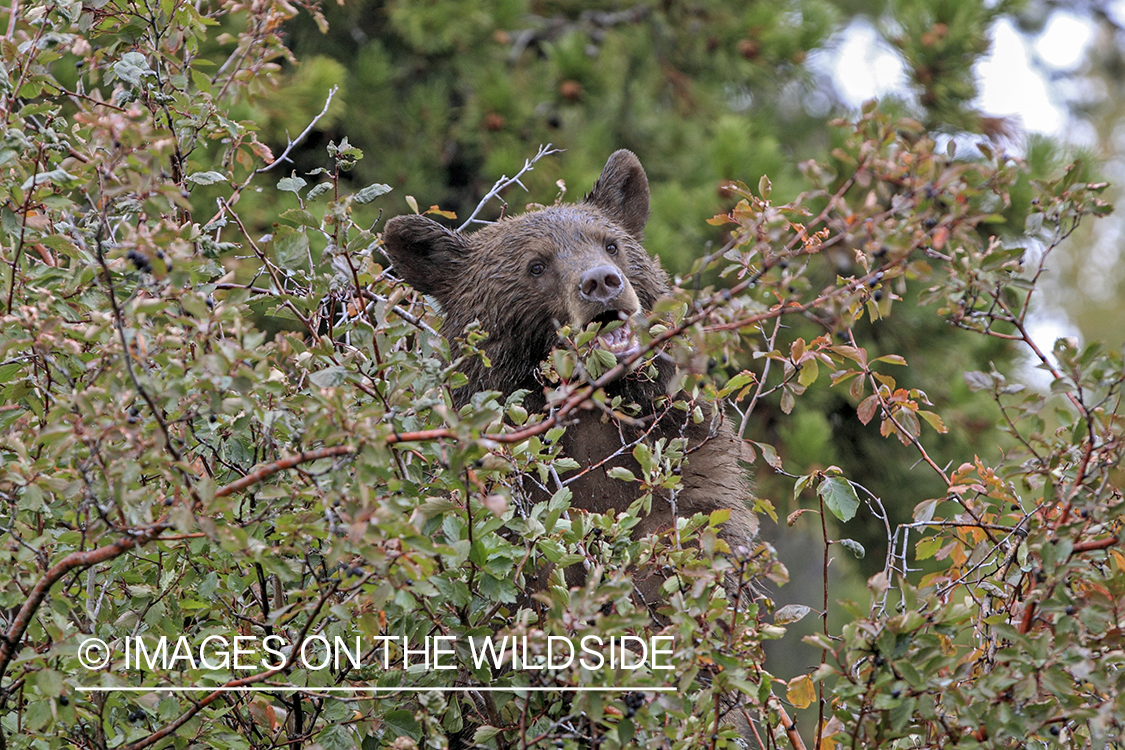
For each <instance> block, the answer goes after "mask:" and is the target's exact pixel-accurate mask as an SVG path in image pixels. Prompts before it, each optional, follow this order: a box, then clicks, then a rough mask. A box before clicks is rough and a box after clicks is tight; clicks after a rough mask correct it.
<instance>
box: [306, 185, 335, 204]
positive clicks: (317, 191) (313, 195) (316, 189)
mask: <svg viewBox="0 0 1125 750" xmlns="http://www.w3.org/2000/svg"><path fill="white" fill-rule="evenodd" d="M331 189H332V183H331V182H318V183H317V184H315V185H313V186H312V188H311V189H310V190H309V192H308V193H306V194H305V200H306V201H314V200H316V199H317V198H319V197H320V196H322V195H324V194H325V193H327V192H328V191H329V190H331Z"/></svg>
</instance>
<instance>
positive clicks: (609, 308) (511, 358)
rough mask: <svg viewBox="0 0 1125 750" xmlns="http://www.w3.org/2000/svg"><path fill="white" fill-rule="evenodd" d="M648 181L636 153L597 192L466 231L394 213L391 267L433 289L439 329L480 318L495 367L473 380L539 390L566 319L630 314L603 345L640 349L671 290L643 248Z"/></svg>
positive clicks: (578, 323)
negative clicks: (642, 326) (644, 323)
mask: <svg viewBox="0 0 1125 750" xmlns="http://www.w3.org/2000/svg"><path fill="white" fill-rule="evenodd" d="M647 220H648V179H647V177H646V176H645V172H644V169H643V168H642V167H641V164H640V162H639V161H638V160H637V157H636V155H634V154H633V153H632V152H630V151H625V150H621V151H617V152H616V153H614V154H613V155H612V156H610V157H609V161H607V162H606V165H605V169H603V170H602V174H601V177H599V178H598V180H597V182H595V183H594V187H593V189H592V190H591V191H590V194H589V195H587V196H586V198H585V199H583V200H582V201H581V202H579V203H577V204H569V205H559V206H551V207H549V208H543V209H540V210H537V211H531V212H528V213H525V214H522V215H519V216H514V217H510V218H505V219H502V220H500V221H498V222H496V223H494V224H490V225H488V226H486V227H485V228H483V229H480V230H479V231H476V232H473V233H472V234H460V233H458V232H454V231H451V230H449V229H447V228H445V227H443V226H442V225H440V224H438V223H437V222H435V221H432V220H431V219H428V218H426V217H424V216H417V215H409V216H399V217H396V218H394V219H391V220H390V221H389V222H387V227H386V230H385V231H384V232H383V243H384V247H385V251H386V254H387V256H388V257H389V258H390V259H391V262H392V263H393V264H394V268H395V271H396V272H397V273H398V274H399V275H400V276H401V277H402V278H403V279H404V280H405V281H406V282H407V283H409V284H410V285H411V286H413V287H414V288H415V289H417V290H418V291H420V292H422V293H424V294H428V295H431V296H432V297H434V298H435V299H436V300H437V301H438V303H439V304H440V305H441V311H442V313H443V315H444V316H445V323H444V325H443V326H442V333H443V334H444V335H445V336H446V337H448V338H450V339H453V338H456V337H457V336H460V335H461V334H462V333H463V332H464V331H465V328H466V326H468V325H469V324H470V323H472V322H473V321H474V320H479V321H480V324H481V327H482V328H483V329H484V330H486V331H488V333H489V337H488V339H487V340H486V341H485V344H484V350H485V351H486V353H487V354H488V357H489V359H490V360H491V363H492V366H491V367H490V368H485V367H484V366H483V365H482V364H481V363H480V362H479V361H474V362H473V363H471V364H470V365H468V366H467V372H466V374H467V375H468V376H469V380H470V382H469V385H468V386H467V388H466V390H468V391H470V392H473V391H480V390H498V391H502V392H504V393H511V392H512V391H514V390H516V389H518V388H528V389H530V390H535V389H536V386H535V380H534V374H535V371H536V370H537V369H538V366H539V363H540V362H542V361H543V360H544V359H546V358H547V356H548V355H549V354H550V351H551V349H552V347H553V346H555V345H556V344H557V343H558V329H559V327H561V326H562V325H570V326H571V328H572V329H575V330H581V329H582V328H584V327H586V326H587V325H589V324H590V323H593V322H598V323H603V324H609V323H611V322H616V321H619V320H620V321H624V322H623V323H622V324H621V325H620V326H617V327H614V328H613V330H610V331H607V332H605V333H602V334H601V335H600V337H599V342H598V343H599V344H600V345H601V347H602V348H604V349H606V350H608V351H610V352H611V353H613V354H615V355H616V356H617V357H618V358H619V359H621V358H625V357H627V356H629V355H630V354H633V353H635V352H636V350H637V337H636V334H635V332H634V329H633V327H634V325H635V324H636V323H637V322H639V321H640V320H642V319H643V315H644V314H645V313H647V312H649V311H650V310H651V309H652V306H653V304H654V303H655V302H656V300H657V299H658V298H659V297H660V296H662V295H663V294H665V293H667V291H668V276H667V274H666V273H665V272H664V270H663V269H662V268H661V267H660V263H659V262H658V261H657V260H656V259H655V258H653V257H652V256H651V255H649V254H648V252H647V251H646V250H645V249H644V247H642V246H641V237H642V232H643V230H644V225H645V222H646V221H647Z"/></svg>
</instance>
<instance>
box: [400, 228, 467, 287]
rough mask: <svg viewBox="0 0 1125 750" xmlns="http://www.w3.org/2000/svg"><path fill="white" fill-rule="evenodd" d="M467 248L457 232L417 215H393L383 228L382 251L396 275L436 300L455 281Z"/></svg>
mask: <svg viewBox="0 0 1125 750" xmlns="http://www.w3.org/2000/svg"><path fill="white" fill-rule="evenodd" d="M468 249H469V245H468V243H467V242H466V241H465V239H464V238H463V237H462V236H461V235H459V234H457V233H456V232H453V231H450V230H449V229H446V228H445V227H443V226H442V225H441V224H438V223H437V222H436V221H434V220H432V219H427V218H426V217H425V216H418V215H417V214H408V215H406V216H396V217H395V218H393V219H391V220H390V221H388V222H387V228H386V229H384V230H383V251H384V252H385V253H386V254H387V257H388V258H390V259H391V263H393V264H394V267H395V271H396V272H398V275H399V276H401V277H402V278H403V280H405V281H406V283H408V284H410V286H412V287H414V288H415V289H417V290H418V291H419V292H421V293H422V294H431V295H433V296H435V297H437V298H438V299H441V297H442V293H443V292H444V291H446V290H447V289H450V288H452V285H453V284H454V283H456V281H457V278H456V277H457V275H458V274H459V272H460V265H461V261H462V260H463V258H464V256H465V254H466V253H467V252H468Z"/></svg>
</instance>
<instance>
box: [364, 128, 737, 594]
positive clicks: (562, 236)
mask: <svg viewBox="0 0 1125 750" xmlns="http://www.w3.org/2000/svg"><path fill="white" fill-rule="evenodd" d="M648 215H649V187H648V178H647V176H646V174H645V171H644V169H643V168H642V167H641V163H640V161H639V160H638V159H637V157H636V155H635V154H633V153H632V152H631V151H627V150H620V151H617V152H615V153H614V154H612V155H611V156H610V157H609V160H608V161H607V162H606V165H605V168H604V169H603V170H602V173H601V176H600V177H599V178H598V179H597V181H596V182H595V183H594V186H593V188H592V189H591V191H590V193H589V194H588V195H587V196H586V197H585V198H584V199H583V200H581V201H580V202H578V203H574V204H560V205H554V206H550V207H544V208H540V209H538V210H532V211H528V212H527V213H523V214H520V215H517V216H512V217H507V218H503V219H501V220H499V221H497V222H495V223H492V224H489V225H487V226H485V227H484V228H482V229H479V230H477V231H475V232H472V233H468V234H462V233H459V232H455V231H452V230H450V229H448V228H446V227H444V226H442V225H441V224H438V223H437V222H435V221H433V220H431V219H429V218H427V217H424V216H420V215H406V216H399V217H396V218H393V219H391V220H390V221H389V222H387V225H386V227H385V230H384V232H383V245H384V252H385V253H386V255H387V257H388V258H389V259H390V260H391V263H392V265H393V268H394V271H395V272H396V273H397V274H398V275H399V276H400V277H401V278H402V279H403V280H404V281H406V282H407V283H408V284H410V285H411V286H412V287H414V289H416V290H417V291H419V292H422V293H424V294H427V295H430V296H432V297H433V298H434V299H436V300H437V302H438V303H439V305H440V308H441V312H442V314H443V316H444V322H443V324H442V327H441V333H442V334H443V335H444V336H445V337H446V338H447V339H449V340H450V341H453V340H455V339H456V338H457V337H459V336H461V335H462V334H464V333H465V331H466V329H467V327H468V326H469V325H470V324H471V323H473V322H474V321H477V322H479V324H480V326H481V328H482V329H483V330H485V331H487V332H488V333H489V335H488V337H487V338H486V339H485V341H484V343H483V345H482V348H483V350H484V352H485V353H486V354H487V356H488V359H489V361H490V366H488V365H486V363H485V362H484V361H483V360H482V358H479V357H475V358H471V359H469V360H467V364H466V367H465V375H466V376H467V377H468V384H467V385H465V386H464V387H463V388H461V389H459V390H458V391H457V392H456V393H455V394H454V400H455V402H456V403H457V405H462V404H464V403H465V402H467V401H468V399H469V398H470V397H471V396H472V394H474V393H477V392H479V391H484V390H489V391H499V392H501V393H503V394H505V395H509V394H511V393H513V392H514V391H516V390H520V389H526V390H528V391H530V394H529V395H528V396H527V397H526V398H525V400H524V405H525V407H527V408H528V409H529V411H530V410H532V409H542V408H544V407H545V405H546V399H545V397H544V388H543V384H542V383H541V382H540V379H539V373H540V371H541V367H540V365H541V363H542V362H543V361H544V360H546V359H548V357H549V356H550V354H551V351H552V349H553V348H554V347H555V346H556V345H558V343H559V340H560V337H559V328H560V326H562V325H569V326H570V327H571V329H572V330H582V329H583V328H585V327H586V326H587V325H589V324H590V323H595V322H596V323H602V324H603V329H602V330H606V329H605V326H609V328H608V330H607V331H606V332H603V333H601V334H600V336H599V337H598V339H597V341H596V343H597V345H598V346H600V347H601V348H603V349H605V350H606V351H608V352H609V353H610V354H611V355H613V356H614V357H615V358H616V359H617V360H618V361H622V360H626V359H628V358H629V357H631V356H633V355H635V354H636V353H637V351H638V342H637V336H636V333H635V331H634V328H635V326H636V325H638V324H639V323H641V322H642V321H643V320H644V319H645V316H646V314H647V313H649V312H650V311H652V309H653V306H654V305H655V304H656V302H657V300H659V299H660V298H661V297H664V296H666V295H668V294H669V293H670V291H671V283H670V280H669V277H668V275H667V273H666V272H665V271H664V269H663V268H662V267H661V265H660V262H659V261H658V260H657V259H656V258H655V257H653V256H652V255H651V254H650V253H649V252H648V251H647V250H646V249H645V248H644V246H643V245H642V239H643V231H644V226H645V223H646V222H647V220H648ZM617 322H620V324H619V325H618V326H616V327H614V326H612V325H609V324H612V323H617ZM653 371H655V373H656V375H655V377H654V376H652V374H651V373H652V372H653ZM674 374H675V368H674V366H673V365H672V364H671V363H670V362H669V361H668V359H667V358H666V357H659V356H658V357H656V358H655V359H654V360H653V367H648V368H638V367H634V368H633V369H632V370H631V371H628V372H627V373H626V374H625V375H623V376H621V377H619V378H618V379H616V380H615V381H613V382H611V383H609V384H608V385H607V386H606V387H605V390H606V394H607V396H608V397H609V398H613V397H614V396H622V399H623V403H629V404H636V405H638V406H639V414H638V415H637V417H636V418H635V419H631V420H629V422H628V423H625V422H623V421H620V420H616V419H613V418H611V417H610V416H609V415H608V414H607V413H606V411H604V410H599V409H585V410H577V411H576V412H572V413H571V414H570V415H568V418H567V420H566V422H565V424H566V432H565V434H564V435H563V437H562V439H561V441H562V450H563V453H564V455H566V456H569V457H570V458H572V459H574V460H575V461H577V462H578V464H579V466H580V468H579V469H576V470H574V471H573V472H571V474H574V473H578V472H582V471H584V470H585V474H583V475H582V476H579V477H578V478H577V479H575V480H574V481H573V482H572V483H571V484H570V487H571V489H572V491H573V498H572V500H571V507H572V508H579V509H581V510H585V511H589V512H593V513H599V514H604V513H606V512H608V511H615V512H623V511H625V510H626V509H628V507H629V506H630V504H632V503H633V502H634V501H635V500H636V499H637V495H638V490H637V485H636V484H635V483H632V482H624V481H620V480H618V479H615V478H612V477H610V476H609V472H610V470H611V469H613V468H614V467H621V468H625V469H629V470H630V471H632V472H633V473H634V475H639V474H640V473H641V470H640V467H639V466H638V464H637V462H636V461H635V459H634V458H633V456H632V451H631V450H624V451H622V450H621V447H622V445H629V444H630V443H632V442H633V441H635V440H637V439H639V438H641V437H642V435H643V433H645V432H647V433H648V435H647V438H645V439H647V440H650V441H655V440H657V439H659V438H661V437H663V438H668V439H672V438H678V437H683V438H686V441H687V446H686V450H685V453H686V454H687V459H686V461H685V462H684V465H683V468H682V475H681V481H682V486H681V488H680V489H679V490H678V492H677V494H676V495H675V496H674V497H671V496H664V497H654V498H653V502H652V508H651V512H650V513H648V514H647V515H646V516H645V517H644V518H643V519H642V520H641V522H640V523H639V524H638V525H637V527H636V529H635V535H636V536H637V537H640V536H643V535H646V534H650V533H654V532H661V531H666V530H668V529H669V528H671V527H673V525H674V524H675V518H676V516H682V517H690V516H692V515H694V514H697V513H704V514H707V513H710V512H712V511H714V510H717V509H727V510H729V511H730V518H729V520H728V521H726V523H725V524H724V525H723V527H722V530H721V532H720V535H721V537H722V538H724V540H725V541H726V542H727V544H728V545H729V547H730V548H731V549H732V550H737V549H739V548H740V547H745V546H747V545H749V543H750V542H751V540H753V538H754V537H755V535H756V532H757V517H756V515H755V514H754V513H753V512H752V511H751V510H750V509H749V507H748V501H749V499H750V489H749V482H748V478H747V476H746V474H745V472H744V471H743V469H742V468H741V467H740V466H739V463H738V459H739V457H740V455H741V446H740V442H739V439H738V437H737V436H736V435H735V433H734V430H733V429H732V427H731V425H730V424H729V422H728V421H727V420H725V419H722V418H721V417H722V414H721V410H719V409H712V408H711V405H710V404H707V405H705V406H704V414H705V418H704V419H703V420H702V421H700V422H695V421H694V420H693V419H691V411H690V410H689V411H688V412H687V414H685V412H684V411H682V410H678V409H669V408H667V401H668V397H669V396H674V395H675V394H669V393H668V388H669V384H670V382H671V381H672V379H673V376H674ZM615 452H618V453H619V455H616V456H613V454H614V453H615ZM610 456H613V457H612V458H611V459H610V460H608V461H607V460H606V458H607V457H610ZM590 467H595V468H593V469H590ZM568 476H570V474H563V475H562V476H561V479H563V480H565V479H567V477H568ZM532 494H533V497H532V499H533V500H539V499H546V494H545V488H542V487H541V488H540V490H539V495H541V497H539V496H534V495H535V493H534V492H533V493H532ZM575 567H576V568H577V566H575ZM581 573H582V571H581V570H580V569H579V570H575V571H569V570H568V571H567V581H568V584H570V585H577V584H579V583H581V580H580V577H581ZM646 576H647V577H646ZM662 580H663V579H662V578H661V577H660V574H658V573H656V572H649V573H647V574H640V575H638V577H636V578H635V579H634V581H635V583H636V589H637V593H638V595H639V596H640V597H642V598H643V599H646V600H647V604H649V605H651V604H652V603H653V602H652V597H656V596H658V589H659V585H660V583H661V582H662ZM728 583H729V582H728ZM728 588H729V585H728Z"/></svg>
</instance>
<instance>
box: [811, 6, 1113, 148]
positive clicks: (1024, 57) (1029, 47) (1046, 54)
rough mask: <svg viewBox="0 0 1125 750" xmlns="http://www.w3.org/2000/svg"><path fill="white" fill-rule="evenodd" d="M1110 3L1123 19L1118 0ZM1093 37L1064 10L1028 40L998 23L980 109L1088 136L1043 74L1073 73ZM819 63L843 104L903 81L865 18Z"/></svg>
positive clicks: (1058, 132)
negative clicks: (1052, 71)
mask: <svg viewBox="0 0 1125 750" xmlns="http://www.w3.org/2000/svg"><path fill="white" fill-rule="evenodd" d="M1112 8H1113V12H1114V15H1115V16H1119V17H1120V20H1121V21H1122V23H1123V24H1125V0H1119V1H1118V2H1116V3H1114V5H1113V6H1112ZM1093 36H1094V27H1093V25H1092V24H1091V23H1090V22H1089V21H1088V20H1086V19H1085V18H1083V17H1081V16H1079V15H1075V14H1071V13H1068V12H1065V11H1061V12H1056V13H1054V14H1052V16H1051V19H1050V21H1048V23H1047V25H1046V27H1045V28H1044V29H1043V33H1042V34H1040V35H1039V36H1038V37H1036V38H1030V39H1029V38H1027V37H1024V36H1023V35H1021V34H1020V33H1019V32H1018V31H1017V30H1016V28H1015V26H1014V25H1013V24H1012V23H1011V22H1010V21H1007V20H1004V21H1001V22H1000V23H998V24H997V25H996V27H995V29H994V31H993V37H992V51H991V54H990V55H989V56H988V58H987V59H985V60H984V61H983V62H981V63H980V64H978V65H977V68H976V73H977V79H978V83H979V84H980V96H979V97H978V100H977V104H978V105H979V107H980V109H981V110H982V111H984V112H987V113H988V114H989V115H994V116H1008V117H1013V118H1015V119H1017V120H1018V121H1019V122H1020V123H1021V125H1022V127H1023V129H1024V130H1026V131H1028V132H1033V133H1044V134H1047V135H1053V136H1057V137H1062V138H1065V139H1067V140H1071V141H1072V142H1073V141H1075V140H1078V141H1079V142H1081V140H1082V139H1083V138H1084V137H1085V138H1088V137H1090V136H1089V135H1088V134H1087V133H1083V128H1082V127H1081V125H1080V124H1077V123H1074V122H1070V121H1069V118H1068V116H1067V112H1066V108H1065V106H1064V105H1063V102H1062V100H1061V99H1060V95H1061V92H1058V91H1052V87H1051V85H1050V84H1049V77H1050V72H1051V70H1052V69H1053V70H1054V71H1063V72H1065V71H1073V70H1075V69H1076V68H1077V67H1078V66H1079V65H1081V63H1082V59H1083V57H1084V55H1085V52H1086V47H1087V46H1088V45H1089V44H1090V42H1091V41H1092V39H1093ZM820 67H821V70H822V72H824V73H825V74H827V75H829V76H830V77H831V78H832V80H833V82H834V83H835V85H836V88H837V90H838V91H839V92H840V95H841V96H842V97H843V98H844V101H845V102H846V103H848V104H850V105H852V106H855V107H858V106H859V105H860V104H861V103H862V102H864V101H866V100H867V99H871V98H881V97H883V96H886V95H887V94H890V93H894V92H898V91H902V90H903V88H904V87H905V86H906V74H905V72H904V69H903V64H902V61H901V59H900V58H899V57H898V55H896V54H895V52H894V50H893V49H891V47H890V46H889V45H888V44H887V43H886V41H884V40H883V39H882V37H881V36H880V35H879V34H878V32H877V31H876V30H875V29H874V27H873V26H872V25H871V23H870V21H868V20H867V19H864V18H859V19H857V20H856V21H855V22H854V23H852V24H851V26H849V27H848V28H847V29H846V30H845V31H844V32H843V33H842V34H841V36H840V39H839V44H838V46H837V47H836V50H835V54H834V55H828V56H826V57H824V58H823V59H822V60H821V61H820ZM1076 125H1077V127H1076Z"/></svg>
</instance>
